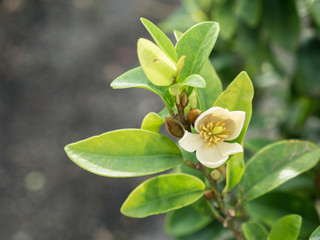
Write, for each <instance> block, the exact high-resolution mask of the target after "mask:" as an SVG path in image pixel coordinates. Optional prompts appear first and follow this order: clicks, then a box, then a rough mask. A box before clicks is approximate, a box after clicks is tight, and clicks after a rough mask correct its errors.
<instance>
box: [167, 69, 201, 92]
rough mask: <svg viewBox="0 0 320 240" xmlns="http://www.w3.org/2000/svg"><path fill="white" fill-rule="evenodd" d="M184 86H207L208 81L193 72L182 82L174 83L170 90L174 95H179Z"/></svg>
mask: <svg viewBox="0 0 320 240" xmlns="http://www.w3.org/2000/svg"><path fill="white" fill-rule="evenodd" d="M183 86H190V87H195V88H205V87H206V81H205V80H204V79H203V78H202V77H201V76H200V75H198V74H192V75H190V76H188V77H187V78H186V79H185V80H184V81H183V82H182V83H177V84H175V85H172V86H170V87H169V92H170V93H171V94H172V95H174V96H175V95H177V94H178V93H180V89H181V88H182V87H183Z"/></svg>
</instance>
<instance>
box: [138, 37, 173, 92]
mask: <svg viewBox="0 0 320 240" xmlns="http://www.w3.org/2000/svg"><path fill="white" fill-rule="evenodd" d="M137 51H138V59H139V62H140V65H141V67H142V69H143V72H144V73H145V74H146V76H147V77H148V79H149V80H150V82H152V83H153V84H154V85H156V86H169V85H171V84H172V82H173V79H174V78H175V77H176V76H177V66H176V64H175V62H173V61H172V60H171V59H170V58H169V57H168V56H167V55H166V54H165V53H164V52H163V51H162V50H161V49H160V48H159V47H158V46H157V45H156V44H154V43H153V42H151V41H149V40H147V39H144V38H140V39H139V40H138V46H137Z"/></svg>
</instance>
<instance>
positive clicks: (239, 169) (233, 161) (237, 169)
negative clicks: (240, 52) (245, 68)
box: [213, 72, 253, 191]
mask: <svg viewBox="0 0 320 240" xmlns="http://www.w3.org/2000/svg"><path fill="white" fill-rule="evenodd" d="M252 98H253V86H252V82H251V80H250V78H249V76H248V74H247V73H246V72H241V73H240V74H239V75H238V76H237V77H236V79H235V80H233V82H232V83H231V84H230V85H229V86H228V87H227V89H226V90H225V91H224V92H222V93H221V95H220V96H219V97H218V99H217V100H216V101H215V103H214V104H213V107H222V108H227V109H228V110H229V111H244V112H245V113H246V118H245V121H244V124H243V128H242V131H241V133H240V135H239V136H238V137H237V138H236V139H235V140H233V141H232V142H238V143H240V144H242V145H243V139H244V136H245V134H246V132H247V128H248V125H249V122H250V119H251V114H252ZM243 172H244V160H243V153H237V154H234V155H232V156H231V157H230V158H229V160H228V162H227V175H226V180H227V184H226V187H225V190H224V191H228V190H230V189H232V188H233V187H234V186H236V185H237V183H238V182H239V181H240V180H241V177H242V174H243Z"/></svg>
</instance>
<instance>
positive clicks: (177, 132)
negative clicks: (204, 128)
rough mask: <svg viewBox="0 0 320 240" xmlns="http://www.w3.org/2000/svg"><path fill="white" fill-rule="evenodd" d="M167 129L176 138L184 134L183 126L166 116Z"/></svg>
mask: <svg viewBox="0 0 320 240" xmlns="http://www.w3.org/2000/svg"><path fill="white" fill-rule="evenodd" d="M166 129H167V131H168V132H169V133H170V134H171V135H172V136H174V137H176V138H182V137H183V135H184V128H183V126H182V125H181V124H180V123H178V122H176V121H175V120H173V119H172V118H170V117H166Z"/></svg>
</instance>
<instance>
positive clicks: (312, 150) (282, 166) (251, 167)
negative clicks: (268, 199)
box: [239, 140, 320, 200]
mask: <svg viewBox="0 0 320 240" xmlns="http://www.w3.org/2000/svg"><path fill="white" fill-rule="evenodd" d="M319 157H320V148H319V147H317V146H316V145H315V144H312V143H310V142H307V141H298V140H289V141H280V142H276V143H274V144H271V145H268V146H267V147H265V148H263V149H261V150H260V151H259V152H258V153H257V154H255V155H254V156H253V157H252V158H251V159H250V160H249V161H248V164H247V166H246V169H245V172H244V175H243V178H242V180H241V182H240V188H239V190H240V193H241V195H244V197H245V199H247V200H252V199H254V198H256V197H259V196H261V195H263V194H265V193H267V192H269V191H271V190H272V189H274V188H276V187H278V186H280V185H281V184H283V183H285V182H286V181H288V180H289V179H291V178H294V177H295V176H297V175H299V174H301V173H303V172H305V171H307V170H309V169H310V168H312V167H313V166H315V165H316V164H317V162H318V160H319Z"/></svg>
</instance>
